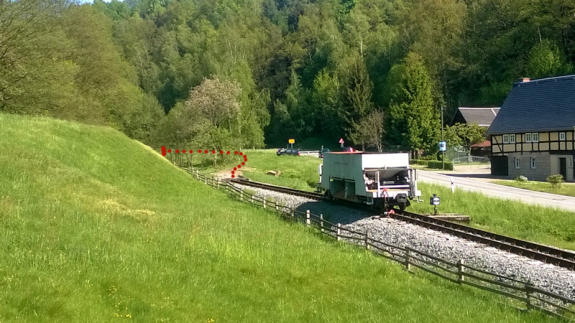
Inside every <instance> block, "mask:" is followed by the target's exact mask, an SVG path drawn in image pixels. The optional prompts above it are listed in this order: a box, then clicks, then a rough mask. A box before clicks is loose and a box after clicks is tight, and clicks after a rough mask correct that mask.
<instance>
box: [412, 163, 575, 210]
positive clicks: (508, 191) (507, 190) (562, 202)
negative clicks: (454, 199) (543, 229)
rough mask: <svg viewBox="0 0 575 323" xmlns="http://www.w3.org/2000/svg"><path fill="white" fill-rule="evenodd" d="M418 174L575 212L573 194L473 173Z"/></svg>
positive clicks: (458, 186) (433, 180)
mask: <svg viewBox="0 0 575 323" xmlns="http://www.w3.org/2000/svg"><path fill="white" fill-rule="evenodd" d="M417 175H418V179H419V180H421V181H424V182H430V183H435V184H440V185H443V186H447V187H450V186H451V179H453V182H454V183H455V188H456V189H463V190H468V191H475V192H480V193H483V194H485V195H488V196H492V197H496V198H501V199H510V200H515V201H517V200H519V201H521V202H524V203H528V204H536V205H542V206H547V207H556V208H559V209H563V210H567V211H571V212H575V197H571V196H565V195H557V194H550V193H543V192H535V191H530V190H524V189H521V188H515V187H510V186H504V185H497V184H493V183H489V182H486V181H485V180H480V179H477V178H472V176H473V175H466V174H446V175H444V174H440V173H436V172H430V171H423V170H418V171H417Z"/></svg>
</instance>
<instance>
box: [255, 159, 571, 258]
mask: <svg viewBox="0 0 575 323" xmlns="http://www.w3.org/2000/svg"><path fill="white" fill-rule="evenodd" d="M261 154H262V155H266V154H267V156H259V155H258V158H257V159H259V160H260V161H261V162H262V163H253V164H251V167H254V168H256V170H254V171H253V172H254V174H259V173H262V171H263V170H264V169H268V168H267V167H269V165H270V164H271V163H272V162H273V161H274V160H278V159H277V157H276V156H274V155H272V154H271V152H261ZM250 161H251V160H250ZM320 162H321V161H319V162H318V161H317V159H315V160H308V159H297V158H291V159H282V163H281V164H280V163H276V164H274V166H275V167H276V168H277V169H279V170H282V171H283V170H284V169H285V170H292V171H293V172H294V173H293V174H294V176H300V178H299V182H302V181H305V182H307V181H312V179H315V181H317V178H313V177H312V176H311V170H312V169H317V164H319V163H320ZM258 167H263V169H259V168H258ZM297 169H302V170H308V172H305V171H302V172H301V173H299V172H296V171H295V170H297ZM247 175H248V177H250V178H252V175H251V174H250V173H247ZM253 179H254V180H259V181H264V182H268V183H272V184H278V185H285V186H292V185H289V184H290V183H289V182H288V181H285V182H283V183H278V181H277V180H275V179H274V178H273V177H271V176H257V177H256V176H254V177H253ZM291 181H293V182H297V181H298V179H291ZM310 186H311V185H310ZM419 188H420V189H421V191H422V199H423V202H422V203H417V202H413V203H412V206H411V207H410V210H412V211H414V212H420V213H432V212H433V207H432V206H430V205H429V197H430V196H431V195H432V194H433V193H436V194H438V195H439V196H440V197H441V206H440V207H439V210H440V212H443V213H459V214H464V215H469V216H471V219H472V222H471V225H472V226H474V227H478V228H481V229H485V230H489V231H493V232H497V233H501V234H506V235H509V236H513V237H517V238H521V239H526V240H531V241H535V242H539V243H544V244H549V245H554V246H557V247H562V248H567V249H572V250H575V214H574V213H571V212H566V211H558V210H555V209H551V208H545V207H538V206H532V205H528V204H523V203H519V202H513V201H507V200H501V199H496V198H490V197H487V196H485V195H482V194H477V193H472V192H466V191H462V190H458V191H456V192H455V193H454V194H452V193H451V190H450V189H449V188H444V187H443V186H437V185H430V184H427V183H422V182H420V183H419Z"/></svg>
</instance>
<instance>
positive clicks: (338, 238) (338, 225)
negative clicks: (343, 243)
mask: <svg viewBox="0 0 575 323" xmlns="http://www.w3.org/2000/svg"><path fill="white" fill-rule="evenodd" d="M340 235H341V223H338V224H337V234H336V238H337V241H339V240H341V238H340V237H339V236H340Z"/></svg>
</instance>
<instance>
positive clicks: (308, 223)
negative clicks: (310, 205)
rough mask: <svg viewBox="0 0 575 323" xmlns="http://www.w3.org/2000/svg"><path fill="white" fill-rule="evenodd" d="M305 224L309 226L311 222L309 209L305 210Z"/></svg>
mask: <svg viewBox="0 0 575 323" xmlns="http://www.w3.org/2000/svg"><path fill="white" fill-rule="evenodd" d="M305 224H307V225H308V226H309V225H310V224H311V221H310V214H309V210H306V211H305Z"/></svg>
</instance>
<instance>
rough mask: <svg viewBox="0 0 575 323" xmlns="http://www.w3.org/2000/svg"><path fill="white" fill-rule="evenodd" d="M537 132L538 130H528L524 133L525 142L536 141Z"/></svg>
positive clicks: (537, 139) (537, 138) (537, 137)
mask: <svg viewBox="0 0 575 323" xmlns="http://www.w3.org/2000/svg"><path fill="white" fill-rule="evenodd" d="M538 141H539V133H538V132H528V133H526V134H525V142H538Z"/></svg>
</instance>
